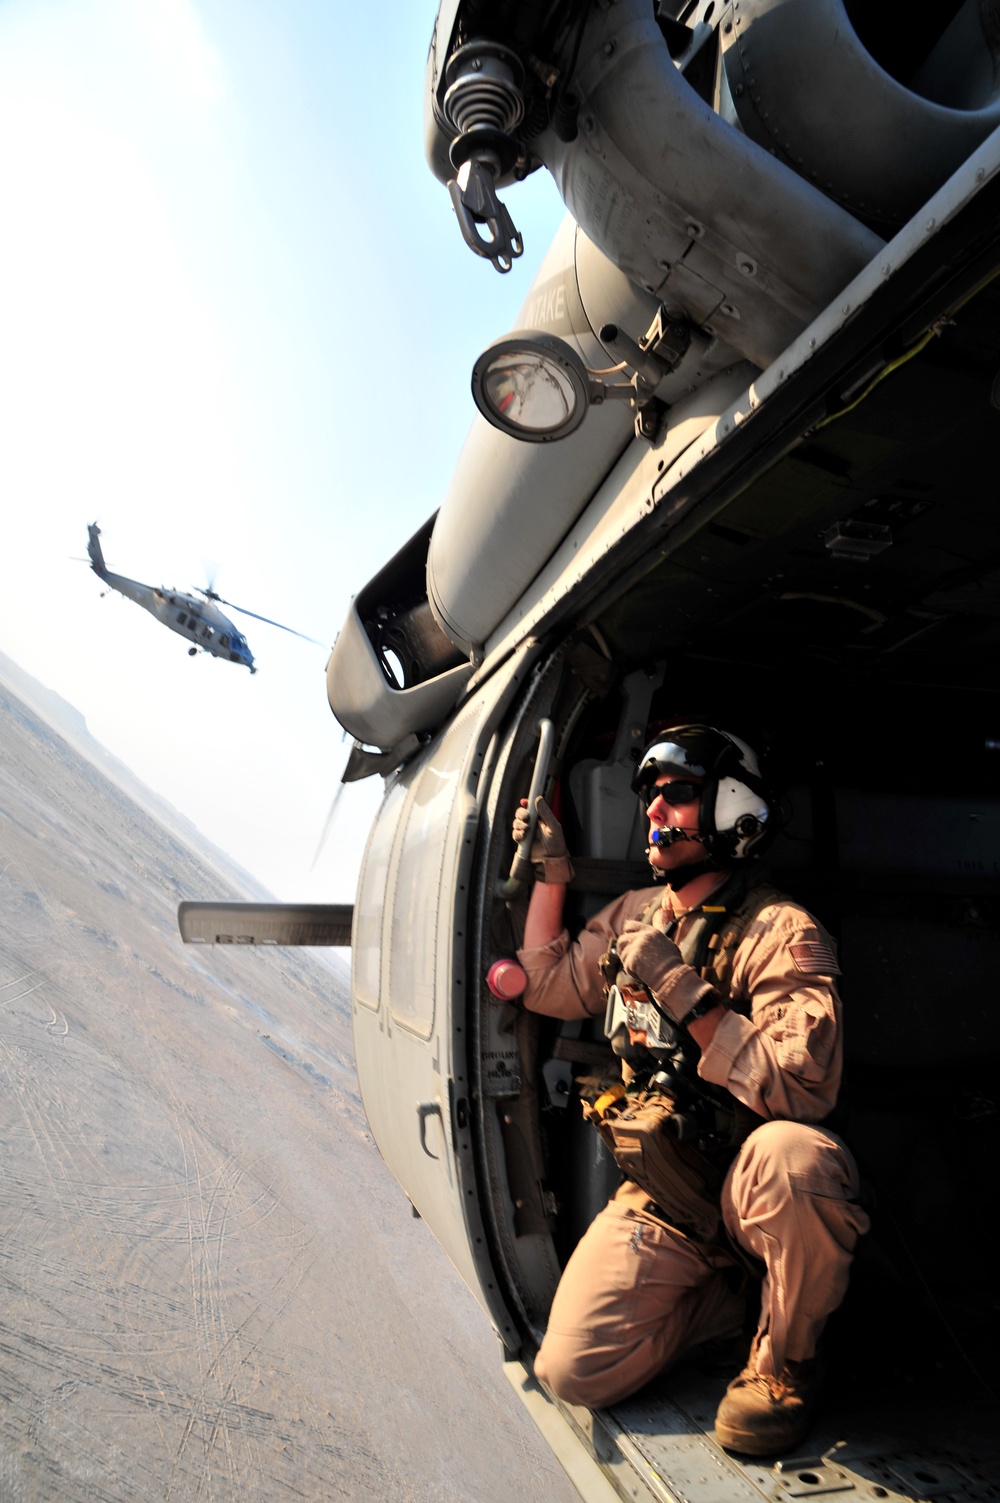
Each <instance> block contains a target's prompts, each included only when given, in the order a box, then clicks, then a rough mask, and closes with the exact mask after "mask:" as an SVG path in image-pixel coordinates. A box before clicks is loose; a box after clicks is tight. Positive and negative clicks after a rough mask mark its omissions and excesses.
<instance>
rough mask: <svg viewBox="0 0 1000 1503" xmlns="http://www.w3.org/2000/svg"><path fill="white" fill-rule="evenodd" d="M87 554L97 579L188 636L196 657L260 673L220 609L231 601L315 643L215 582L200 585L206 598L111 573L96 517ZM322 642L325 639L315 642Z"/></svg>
mask: <svg viewBox="0 0 1000 1503" xmlns="http://www.w3.org/2000/svg"><path fill="white" fill-rule="evenodd" d="M87 553H88V555H89V557H90V567H91V568H92V569H93V571H94V573H95V574H96V575H97V577H98V579H100V580H103V582H104V583H105V584H106V585H107V586H108V588H109V589H111V590H116V591H117V592H118V594H119V595H124V596H125V598H126V599H127V600H134V601H135V603H136V605H141V606H142V608H143V610H144V611H149V613H150V615H151V616H154V617H155V618H156V620H157V621H159V622H161V624H162V625H163V626H166V627H169V629H170V630H171V631H175V632H177V634H178V635H179V636H181V637H185V638H186V639H187V640H188V641H189V642H190V643H191V644H192V645H191V646H190V647H189V648H188V656H189V657H192V658H193V657H195V656H196V655H197V654H198V653H199V652H207V653H210V654H211V655H212V657H214V658H222V659H223V661H224V662H228V663H242V665H243V667H244V668H249V669H250V672H251V673H256V672H257V668H256V665H255V663H254V658H253V653H252V652H251V651H250V647H249V644H248V642H247V639H246V637H245V636H244V635H243V633H242V632H241V631H240V629H239V627H238V626H236V624H235V623H234V622H233V621H230V619H229V617H228V616H226V615H224V614H223V612H222V611H220V610H219V606H220V605H228V606H229V608H230V609H231V610H234V611H239V613H240V614H241V615H242V616H252V617H253V619H254V620H255V621H265V622H267V624H268V625H269V626H277V627H279V628H280V630H281V631H287V632H291V633H292V636H295V637H302V638H303V640H304V641H307V642H316V638H315V637H307V636H305V633H304V632H300V631H295V630H294V629H293V628H292V627H291V626H282V624H281V622H280V621H272V620H271V618H270V617H269V616H259V615H258V614H257V613H256V611H248V610H246V609H245V608H244V607H243V606H241V605H234V604H233V602H232V601H231V600H223V598H222V596H221V595H219V594H217V593H216V592H215V590H214V589H212V587H211V585H209V586H208V587H207V588H206V589H204V590H199V592H198V593H199V594H200V595H201V597H202V598H201V599H200V600H199V599H198V598H197V596H196V595H186V594H184V593H183V592H182V591H180V590H172V589H168V588H167V587H166V586H165V585H160V586H156V585H147V584H142V583H141V582H140V581H139V580H138V579H128V578H126V576H125V575H124V574H112V573H111V572H110V571H109V569H108V567H107V565H106V564H105V562H104V552H103V550H102V548H101V529H100V528H99V527H98V525H97V523H96V522H91V523H90V524H89V525H88V527H87ZM316 645H317V646H321V645H322V644H321V643H318V642H317V643H316Z"/></svg>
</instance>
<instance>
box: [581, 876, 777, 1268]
mask: <svg viewBox="0 0 1000 1503" xmlns="http://www.w3.org/2000/svg"><path fill="white" fill-rule="evenodd" d="M713 897H714V898H715V902H714V903H707V904H705V905H704V907H703V908H702V910H701V912H700V913H699V914H698V915H697V916H696V917H695V919H694V921H693V922H692V923H691V924H689V925H688V932H687V933H686V934H685V936H684V940H683V943H682V944H681V945H680V946H679V948H680V953H681V957H682V959H683V960H684V961H685V963H686V964H687V965H690V966H691V967H692V968H693V969H694V970H696V971H697V972H698V974H699V975H700V976H702V977H703V978H704V979H705V980H707V981H710V982H711V983H712V985H713V986H714V987H715V988H716V990H717V991H718V992H720V993H721V994H722V996H724V997H725V998H727V1000H731V983H732V975H733V965H734V960H735V955H736V951H737V949H738V948H739V945H740V942H741V940H742V939H743V936H744V935H745V934H746V931H747V929H748V928H749V926H750V924H751V923H752V922H753V920H754V919H755V918H756V917H757V916H758V914H759V913H760V912H761V910H762V909H764V908H766V907H767V906H768V905H769V904H771V903H774V902H777V901H780V900H781V897H782V895H781V894H780V893H779V892H777V891H776V889H774V888H772V887H766V886H758V887H752V888H749V890H748V889H747V886H746V881H745V878H743V877H742V876H741V875H737V876H735V877H733V878H731V879H730V881H729V882H727V883H726V884H725V886H724V887H723V888H722V889H721V891H719V892H718V893H715V894H713ZM660 902H661V900H660V899H659V898H656V899H655V900H654V902H652V903H651V904H650V905H649V907H648V908H647V909H646V910H645V911H644V913H643V915H642V919H641V922H643V923H652V920H653V916H654V914H655V913H656V911H657V909H658V908H659V907H660ZM671 927H673V926H671ZM668 933H669V931H668ZM606 974H607V973H606ZM647 996H648V994H647ZM634 1006H635V1007H636V1008H637V1009H638V1008H645V1009H647V1010H648V1011H647V1013H646V1015H645V1019H642V1018H637V1019H636V1021H637V1022H640V1023H642V1022H643V1021H645V1022H646V1023H648V1025H649V1028H648V1036H649V1037H651V1038H653V1039H654V1040H656V1041H658V1042H659V1041H662V1042H663V1045H664V1047H662V1048H657V1049H654V1050H652V1051H650V1050H644V1049H640V1050H639V1051H638V1053H637V1054H636V1053H633V1054H632V1055H630V1057H629V1059H628V1060H627V1061H623V1076H624V1083H623V1084H616V1085H615V1086H613V1087H612V1088H611V1089H610V1090H609V1091H606V1092H605V1093H604V1095H603V1096H601V1097H600V1098H599V1099H598V1100H597V1101H596V1102H594V1103H593V1104H592V1105H591V1104H589V1103H586V1102H584V1103H583V1111H584V1115H585V1116H586V1117H587V1118H588V1119H589V1120H590V1121H592V1122H593V1123H594V1126H595V1127H596V1129H597V1131H598V1133H599V1134H600V1136H601V1138H602V1139H603V1140H604V1142H605V1143H606V1144H607V1146H608V1147H609V1148H610V1150H611V1152H612V1154H613V1156H614V1158H615V1162H616V1163H617V1164H618V1167H619V1168H620V1169H621V1170H622V1172H623V1173H624V1174H625V1176H626V1178H627V1179H628V1180H630V1181H632V1182H633V1184H635V1185H637V1186H639V1188H640V1189H641V1191H643V1192H644V1193H645V1195H647V1196H648V1197H649V1199H650V1201H651V1204H650V1205H649V1206H648V1209H649V1210H650V1211H651V1213H652V1214H653V1215H656V1216H658V1217H659V1218H660V1219H661V1220H664V1221H666V1222H668V1223H669V1224H670V1225H671V1226H672V1227H674V1229H675V1230H678V1231H680V1232H682V1233H683V1234H684V1235H685V1236H688V1237H691V1238H692V1239H694V1240H696V1241H699V1242H711V1241H714V1240H716V1239H717V1238H718V1236H719V1235H720V1232H721V1217H720V1208H719V1192H720V1191H721V1188H722V1182H723V1180H724V1178H725V1175H726V1170H727V1169H728V1167H729V1164H730V1163H731V1162H732V1159H733V1158H734V1156H735V1153H736V1150H737V1148H738V1147H739V1145H740V1143H742V1142H743V1140H744V1139H745V1138H746V1137H747V1136H748V1135H749V1134H750V1133H751V1132H752V1131H753V1129H754V1128H755V1127H757V1126H758V1125H759V1124H760V1122H761V1121H762V1120H763V1119H762V1118H760V1117H758V1116H757V1115H756V1113H754V1112H752V1111H751V1110H750V1109H749V1108H748V1107H745V1106H743V1105H742V1103H740V1102H738V1101H736V1099H735V1098H734V1097H733V1096H731V1095H730V1093H729V1092H728V1091H726V1090H725V1089H724V1088H723V1087H720V1086H714V1085H711V1084H710V1083H709V1082H706V1081H702V1080H701V1079H700V1077H698V1075H697V1069H696V1062H697V1056H698V1052H699V1051H698V1050H697V1048H696V1046H695V1045H694V1043H693V1040H691V1039H690V1037H689V1035H688V1034H687V1030H686V1029H684V1028H683V1027H682V1026H679V1025H677V1024H673V1023H671V1022H670V1020H669V1019H665V1017H664V1014H663V1013H662V1012H661V1011H660V1009H659V1008H657V1006H656V1004H655V1003H654V1002H653V1001H652V1000H651V999H649V1000H647V1001H646V1002H644V1003H637V1004H634ZM631 1022H632V1020H631V1019H630V1023H631ZM644 1055H645V1056H647V1058H645V1059H644V1058H643V1056H644Z"/></svg>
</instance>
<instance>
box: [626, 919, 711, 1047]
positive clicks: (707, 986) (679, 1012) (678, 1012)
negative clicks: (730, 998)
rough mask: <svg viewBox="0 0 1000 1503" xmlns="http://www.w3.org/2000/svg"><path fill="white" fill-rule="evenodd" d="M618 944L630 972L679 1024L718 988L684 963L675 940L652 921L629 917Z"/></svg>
mask: <svg viewBox="0 0 1000 1503" xmlns="http://www.w3.org/2000/svg"><path fill="white" fill-rule="evenodd" d="M616 946H617V950H618V958H619V960H620V961H621V963H622V965H623V966H624V967H625V969H626V971H627V972H628V974H629V975H630V976H634V977H635V979H636V980H637V981H642V982H643V983H644V984H645V985H646V986H648V987H649V990H650V991H651V992H652V993H653V996H654V998H655V1000H656V1001H657V1003H658V1004H659V1006H660V1007H662V1008H663V1011H664V1012H665V1013H667V1014H668V1015H669V1016H670V1017H672V1018H673V1020H674V1022H675V1023H682V1022H683V1021H684V1019H685V1018H686V1017H687V1015H688V1013H689V1012H690V1011H691V1010H692V1008H694V1007H697V1006H698V1004H699V1002H701V1001H702V1000H703V999H704V998H706V997H708V996H710V995H711V994H712V993H713V991H714V988H713V987H712V985H711V983H710V982H708V981H704V980H702V978H701V977H700V976H699V975H698V972H697V971H695V970H692V968H691V967H690V966H689V965H686V964H685V963H684V961H683V959H682V958H681V952H680V950H678V948H677V946H676V945H675V944H674V942H673V940H672V939H668V937H667V936H666V935H665V934H664V933H663V932H662V931H661V930H659V929H654V928H653V926H652V925H651V924H642V923H640V922H639V921H638V919H628V920H627V921H626V923H625V926H624V928H623V929H622V932H621V933H620V934H619V935H618V939H617V941H616ZM719 1000H720V1002H721V1000H722V998H721V997H720V998H719Z"/></svg>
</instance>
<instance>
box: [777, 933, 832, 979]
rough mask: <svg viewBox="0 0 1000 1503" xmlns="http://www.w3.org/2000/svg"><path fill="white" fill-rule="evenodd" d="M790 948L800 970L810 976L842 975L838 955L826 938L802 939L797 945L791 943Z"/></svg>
mask: <svg viewBox="0 0 1000 1503" xmlns="http://www.w3.org/2000/svg"><path fill="white" fill-rule="evenodd" d="M788 949H789V953H790V954H791V957H792V959H793V960H794V961H795V964H796V965H797V966H798V968H799V970H800V971H805V972H806V973H807V974H808V975H810V976H839V975H840V966H839V965H838V964H837V957H836V955H834V953H833V950H832V948H831V947H830V945H828V944H827V943H826V941H825V940H823V939H810V940H800V941H799V943H798V944H797V945H789V946H788Z"/></svg>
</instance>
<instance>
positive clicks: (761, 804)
mask: <svg viewBox="0 0 1000 1503" xmlns="http://www.w3.org/2000/svg"><path fill="white" fill-rule="evenodd" d="M664 773H672V774H673V775H674V776H675V777H678V778H683V777H696V778H699V779H700V780H701V808H700V812H699V816H698V835H699V838H700V840H701V842H702V844H703V845H704V847H705V851H706V855H707V858H708V866H709V868H714V869H719V868H721V867H726V866H730V865H731V864H732V863H733V862H734V861H747V860H750V859H751V858H752V857H754V856H757V855H759V854H760V852H761V851H762V850H763V848H764V847H765V846H766V845H767V843H768V840H769V839H770V837H771V835H772V834H773V833H774V822H775V821H774V810H773V804H774V800H773V797H772V795H771V794H770V793H769V792H768V790H767V788H766V786H765V784H764V780H763V778H762V777H761V774H760V766H759V764H758V761H757V754H756V752H754V751H753V750H752V749H751V748H750V747H749V746H747V744H746V742H745V741H741V740H740V738H739V736H733V735H731V734H730V733H729V732H728V731H719V730H716V728H715V727H714V726H711V725H674V726H671V727H670V728H669V729H668V730H665V731H662V732H661V733H660V735H659V736H658V737H657V738H656V740H655V741H654V742H653V743H652V745H651V746H650V747H648V748H647V750H646V751H645V752H644V753H643V755H642V757H641V758H640V759H639V765H638V767H637V768H636V770H635V776H634V777H633V779H632V790H633V792H634V793H638V794H639V795H640V796H642V795H643V794H648V793H649V791H650V790H651V789H652V788H653V787H654V786H655V785H656V781H657V779H658V778H661V777H662V776H663V775H664ZM668 833H669V832H668ZM667 843H669V842H667Z"/></svg>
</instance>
